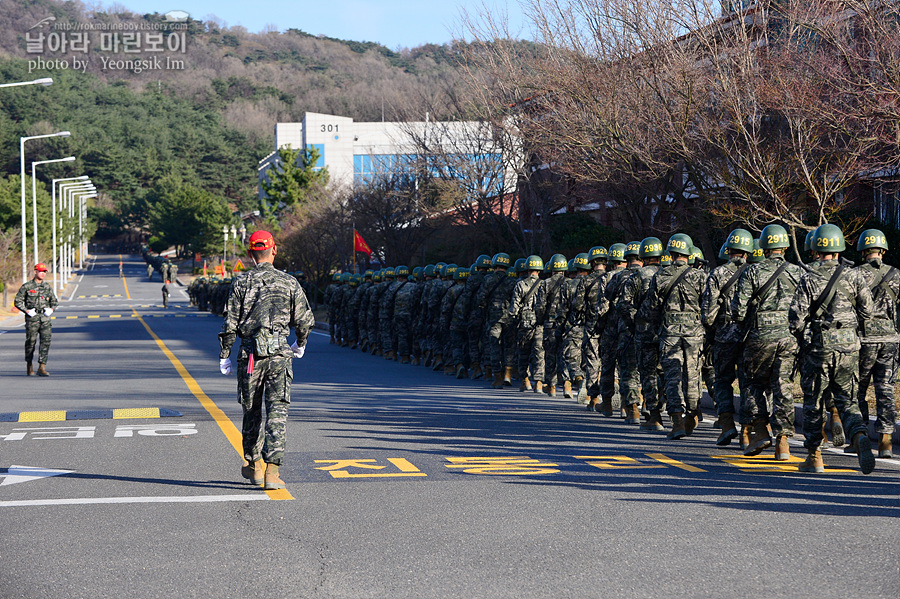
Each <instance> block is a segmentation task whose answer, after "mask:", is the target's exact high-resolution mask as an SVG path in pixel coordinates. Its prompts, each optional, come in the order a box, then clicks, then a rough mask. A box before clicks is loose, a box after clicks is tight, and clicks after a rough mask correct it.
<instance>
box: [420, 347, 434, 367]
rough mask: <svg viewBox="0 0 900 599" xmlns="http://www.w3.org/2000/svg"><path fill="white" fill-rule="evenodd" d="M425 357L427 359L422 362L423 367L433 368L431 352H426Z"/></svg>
mask: <svg viewBox="0 0 900 599" xmlns="http://www.w3.org/2000/svg"><path fill="white" fill-rule="evenodd" d="M423 357H424V358H425V360H424V361H423V362H422V365H423V366H424V367H425V368H431V366H432V361H431V350H428V351H426V352H425V355H424V356H423Z"/></svg>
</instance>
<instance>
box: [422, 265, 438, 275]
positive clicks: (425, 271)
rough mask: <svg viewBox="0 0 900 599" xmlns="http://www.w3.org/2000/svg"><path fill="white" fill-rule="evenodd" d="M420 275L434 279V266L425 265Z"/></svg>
mask: <svg viewBox="0 0 900 599" xmlns="http://www.w3.org/2000/svg"><path fill="white" fill-rule="evenodd" d="M422 274H423V275H425V276H426V277H434V276H436V274H435V269H434V264H428V265H426V266H425V268H423V269H422Z"/></svg>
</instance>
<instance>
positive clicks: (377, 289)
mask: <svg viewBox="0 0 900 599" xmlns="http://www.w3.org/2000/svg"><path fill="white" fill-rule="evenodd" d="M387 288H388V282H387V281H379V282H378V283H375V284H373V285H372V287H371V288H370V290H369V311H368V314H366V322H367V323H369V325H370V326H374V325H376V324H377V323H378V309H379V307H380V306H381V297H382V296H383V295H384V291H385V289H387Z"/></svg>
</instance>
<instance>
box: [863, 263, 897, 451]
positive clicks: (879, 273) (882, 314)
mask: <svg viewBox="0 0 900 599" xmlns="http://www.w3.org/2000/svg"><path fill="white" fill-rule="evenodd" d="M856 270H857V271H858V272H859V273H861V274H862V276H863V277H865V280H866V284H867V285H868V286H869V289H870V290H871V293H872V300H873V301H874V302H875V310H874V313H873V317H872V320H871V321H870V323H867V326H866V327H865V328H864V330H863V337H862V340H861V341H862V347H860V350H859V392H858V394H857V398H858V402H857V403H858V404H859V410H860V413H861V415H862V418H863V422H864V423H866V422H868V421H869V404H868V402H867V401H866V391H867V390H868V388H869V384H870V383H874V386H875V409H876V410H877V420H876V421H875V432H876V433H877V434H879V435H891V434H893V433H894V422H895V421H896V420H897V404H896V401H895V399H894V386H895V384H896V382H897V351H898V345H900V335H898V334H897V298H898V297H900V276H898V273H894V274H892V275H889V274H888V273H890V272H891V270H892V269H891V267H890V266H888V265H886V264H884V263H882V261H881V259H880V258H874V259H872V260H869V261H868V262H867V263H866V264H863V265H861V266H859V267H857V268H856Z"/></svg>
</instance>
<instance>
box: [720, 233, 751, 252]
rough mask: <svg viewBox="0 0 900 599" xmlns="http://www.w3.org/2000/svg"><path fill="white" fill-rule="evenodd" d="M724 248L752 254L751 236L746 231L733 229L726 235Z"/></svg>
mask: <svg viewBox="0 0 900 599" xmlns="http://www.w3.org/2000/svg"><path fill="white" fill-rule="evenodd" d="M724 247H725V248H726V249H729V250H737V251H739V252H747V253H748V254H750V253H752V252H753V234H752V233H750V231H748V230H747V229H735V230H734V231H732V232H731V233H729V234H728V239H726V240H725V245H724Z"/></svg>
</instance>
